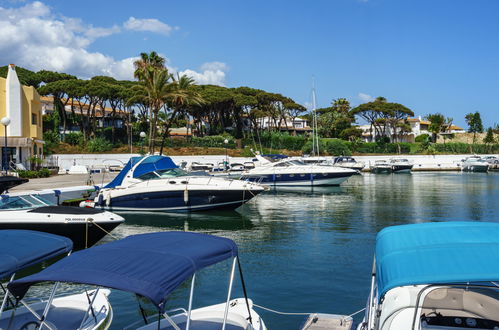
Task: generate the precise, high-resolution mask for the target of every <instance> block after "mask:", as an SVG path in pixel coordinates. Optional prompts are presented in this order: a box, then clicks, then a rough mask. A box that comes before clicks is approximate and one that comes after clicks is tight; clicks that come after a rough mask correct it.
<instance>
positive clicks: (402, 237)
mask: <svg viewBox="0 0 499 330" xmlns="http://www.w3.org/2000/svg"><path fill="white" fill-rule="evenodd" d="M375 258H376V259H375V260H376V278H377V285H378V292H379V295H378V297H379V299H381V298H382V297H383V296H384V294H385V293H386V292H387V291H389V290H390V289H393V288H395V287H399V286H405V285H417V284H443V283H467V282H489V281H497V280H499V223H491V222H438V223H422V224H412V225H402V226H394V227H388V228H385V229H383V230H382V231H380V232H379V234H378V236H377V238H376V257H375Z"/></svg>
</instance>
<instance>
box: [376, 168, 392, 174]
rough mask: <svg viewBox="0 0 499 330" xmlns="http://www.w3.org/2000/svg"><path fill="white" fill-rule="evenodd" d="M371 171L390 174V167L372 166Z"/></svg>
mask: <svg viewBox="0 0 499 330" xmlns="http://www.w3.org/2000/svg"><path fill="white" fill-rule="evenodd" d="M371 172H372V173H374V174H390V173H392V168H391V167H373V168H371Z"/></svg>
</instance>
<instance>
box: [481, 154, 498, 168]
mask: <svg viewBox="0 0 499 330" xmlns="http://www.w3.org/2000/svg"><path fill="white" fill-rule="evenodd" d="M482 159H484V160H485V161H486V162H487V163H489V171H493V170H499V157H496V156H485V157H482Z"/></svg>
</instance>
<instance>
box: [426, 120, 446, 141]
mask: <svg viewBox="0 0 499 330" xmlns="http://www.w3.org/2000/svg"><path fill="white" fill-rule="evenodd" d="M425 118H426V120H428V121H429V122H430V125H429V126H428V130H429V131H430V132H431V139H432V142H433V143H435V142H437V136H438V133H440V132H442V131H443V130H444V129H445V127H446V126H445V117H444V115H442V114H441V113H434V114H429V115H427V116H426V117H425Z"/></svg>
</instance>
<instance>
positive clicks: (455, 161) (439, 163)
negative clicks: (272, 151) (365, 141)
mask: <svg viewBox="0 0 499 330" xmlns="http://www.w3.org/2000/svg"><path fill="white" fill-rule="evenodd" d="M131 156H139V154H59V155H54V157H55V158H56V159H57V163H58V166H59V169H60V172H59V173H66V172H67V171H69V169H70V168H71V167H72V166H73V165H79V166H85V167H87V168H88V169H102V168H107V167H109V166H113V165H114V166H116V165H121V166H123V165H125V164H126V163H127V162H128V160H129V159H130V157H131ZM469 156H470V155H379V156H355V157H354V158H355V159H356V160H357V161H362V162H364V163H365V164H366V167H369V165H370V164H374V162H375V161H376V160H388V159H391V158H405V159H408V160H409V161H410V162H412V163H413V164H414V170H443V171H445V170H459V169H460V164H461V161H462V160H463V159H464V158H466V157H469ZM481 156H485V155H481ZM494 156H499V155H494ZM170 157H171V158H172V160H173V161H174V162H175V163H176V164H181V163H182V162H187V163H188V164H190V163H192V162H199V163H212V164H214V165H217V164H218V163H221V162H223V161H224V160H225V155H207V156H204V155H203V156H200V155H197V156H196V155H192V156H170ZM324 158H325V159H332V158H333V157H324ZM251 159H252V158H251V157H249V158H248V157H229V162H230V163H242V162H245V161H251Z"/></svg>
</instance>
